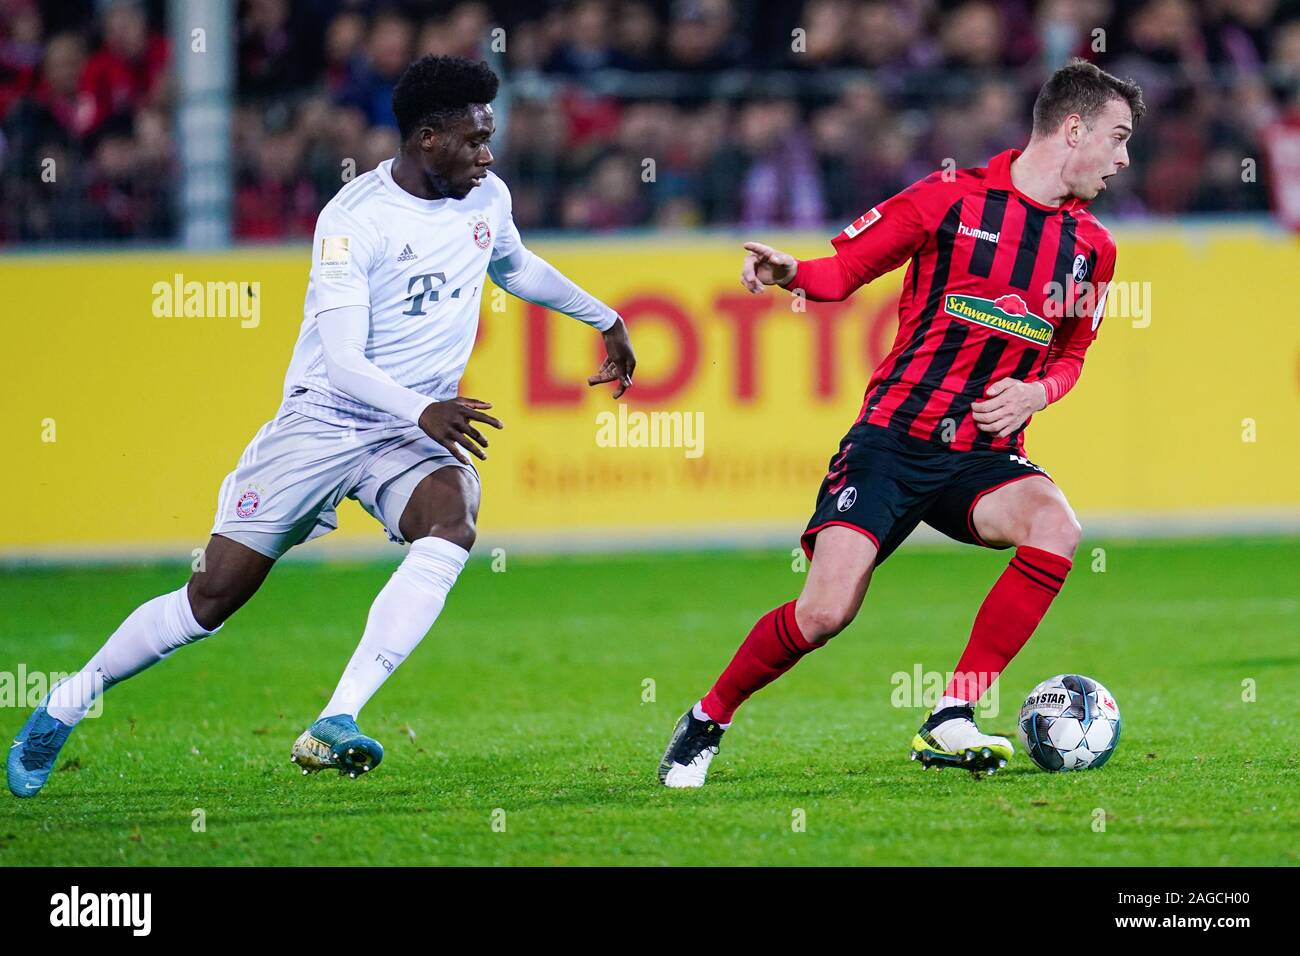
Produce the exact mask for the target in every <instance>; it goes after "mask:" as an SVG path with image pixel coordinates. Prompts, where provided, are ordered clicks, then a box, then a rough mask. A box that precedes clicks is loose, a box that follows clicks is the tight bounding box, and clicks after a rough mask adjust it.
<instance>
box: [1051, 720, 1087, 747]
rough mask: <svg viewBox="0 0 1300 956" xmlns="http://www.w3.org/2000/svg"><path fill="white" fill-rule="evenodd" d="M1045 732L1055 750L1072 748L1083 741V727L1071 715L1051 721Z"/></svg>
mask: <svg viewBox="0 0 1300 956" xmlns="http://www.w3.org/2000/svg"><path fill="white" fill-rule="evenodd" d="M1047 734H1048V736H1049V737H1050V738H1051V741H1052V743H1053V744H1055V745H1056V749H1057V750H1073V749H1074V748H1076V747H1078V746H1079V745H1080V744H1081V743H1083V727H1082V726H1081V725H1080V723H1079V722H1078V721H1077V720H1075V719H1073V718H1071V717H1060V718H1057V719H1056V720H1054V721H1052V727H1051V729H1050V730H1048V732H1047Z"/></svg>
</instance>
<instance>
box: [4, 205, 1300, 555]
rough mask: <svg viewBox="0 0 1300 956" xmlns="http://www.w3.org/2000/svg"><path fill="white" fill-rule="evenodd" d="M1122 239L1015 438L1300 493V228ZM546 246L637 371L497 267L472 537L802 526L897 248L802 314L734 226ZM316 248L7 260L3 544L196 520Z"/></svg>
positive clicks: (1134, 496)
mask: <svg viewBox="0 0 1300 956" xmlns="http://www.w3.org/2000/svg"><path fill="white" fill-rule="evenodd" d="M765 238H767V239H768V240H769V241H772V242H774V243H777V244H781V245H782V247H783V248H786V249H788V250H789V251H791V252H793V253H795V254H796V255H801V256H811V255H824V254H826V253H827V252H828V251H829V246H828V245H827V244H826V241H825V237H808V236H795V237H765ZM1116 238H1117V241H1118V245H1119V265H1118V269H1117V274H1116V287H1115V289H1114V290H1113V291H1112V294H1111V298H1110V302H1109V305H1108V312H1107V318H1106V320H1105V322H1104V323H1103V325H1102V328H1101V333H1100V338H1099V340H1098V342H1097V343H1096V344H1095V345H1094V346H1093V348H1092V350H1091V351H1090V352H1089V354H1088V359H1087V362H1086V364H1085V367H1084V372H1083V377H1082V379H1081V381H1080V383H1079V385H1078V386H1077V387H1076V388H1075V390H1074V391H1073V392H1072V393H1071V394H1070V395H1068V396H1067V397H1066V398H1065V399H1064V400H1063V401H1062V402H1061V403H1060V404H1059V405H1056V406H1053V407H1052V408H1050V409H1048V410H1047V411H1045V412H1043V413H1040V414H1039V415H1038V416H1037V417H1036V418H1035V420H1034V422H1033V424H1032V425H1031V426H1030V428H1029V431H1028V433H1027V435H1026V450H1027V453H1028V455H1029V456H1030V457H1031V458H1033V459H1034V460H1035V461H1036V462H1037V463H1039V464H1040V465H1042V466H1043V467H1045V468H1046V469H1047V470H1048V471H1049V472H1050V473H1051V474H1052V476H1053V477H1054V478H1055V479H1056V480H1057V482H1058V483H1059V484H1060V485H1061V486H1062V487H1063V488H1064V490H1065V491H1066V494H1067V495H1068V496H1069V497H1070V499H1071V501H1072V503H1073V504H1074V506H1075V508H1076V510H1077V511H1078V512H1079V513H1080V514H1081V516H1083V518H1084V519H1085V523H1086V519H1087V517H1088V516H1089V515H1091V514H1108V515H1109V514H1135V515H1136V514H1141V515H1156V516H1163V517H1167V518H1170V519H1172V520H1174V521H1177V520H1178V519H1179V516H1184V515H1185V516H1188V517H1189V518H1191V517H1194V516H1197V515H1202V514H1205V513H1211V512H1213V513H1227V512H1232V513H1242V514H1252V513H1253V514H1259V515H1266V514H1276V513H1279V512H1284V513H1295V512H1297V511H1300V480H1298V479H1300V384H1298V383H1300V309H1297V307H1296V305H1295V291H1294V286H1295V283H1296V281H1297V279H1298V278H1300V245H1298V244H1297V243H1296V242H1295V241H1294V240H1291V239H1287V238H1284V237H1281V236H1279V235H1277V234H1274V233H1270V232H1268V231H1266V230H1263V229H1254V228H1242V229H1232V230H1229V229H1219V230H1213V229H1205V230H1196V231H1188V230H1178V231H1175V230H1172V229H1171V230H1168V231H1158V230H1157V231H1149V230H1137V231H1132V232H1125V231H1122V230H1120V231H1117V234H1116ZM534 248H535V251H537V252H538V253H539V254H541V255H543V256H544V257H546V258H547V259H549V260H550V261H551V262H553V263H554V264H555V265H556V266H558V267H559V268H560V269H561V270H562V271H564V272H565V273H566V274H568V275H569V276H571V277H573V278H574V279H575V280H577V281H578V282H579V283H580V284H582V285H583V286H584V287H585V288H587V289H588V290H589V291H591V292H592V293H594V294H596V295H598V296H600V297H601V298H602V299H604V300H606V301H607V302H609V303H610V304H611V305H613V306H614V307H615V308H616V309H618V310H620V312H622V314H623V315H624V316H625V317H626V318H627V321H628V325H629V328H630V330H631V332H632V337H633V342H634V345H635V347H636V349H637V355H638V361H639V365H638V371H637V375H636V385H635V387H634V388H633V389H632V390H631V391H630V392H629V393H628V396H627V399H628V400H627V401H626V402H624V403H615V402H613V401H612V399H611V397H610V393H609V390H608V387H604V388H600V389H590V388H588V387H587V386H586V385H585V384H584V382H585V378H586V376H587V375H589V374H590V373H591V372H592V371H594V369H595V367H596V365H597V360H598V349H599V343H600V337H599V335H598V334H596V333H594V332H593V331H592V330H591V329H589V328H587V327H586V326H583V325H581V324H579V323H577V322H574V321H572V320H570V319H567V318H565V317H563V316H558V315H552V314H547V313H545V312H544V311H543V310H541V309H539V308H537V307H535V306H529V305H527V304H525V303H522V302H520V301H518V300H516V299H513V298H510V297H508V296H506V295H504V293H501V292H500V291H499V290H494V289H492V288H489V289H488V290H487V292H486V294H485V296H484V303H483V313H482V322H481V324H480V336H479V342H478V345H477V347H476V349H475V353H474V355H473V358H472V359H471V361H470V365H469V369H468V371H467V373H466V376H465V379H464V381H463V383H462V389H461V391H462V394H465V395H470V396H473V397H476V398H482V399H486V400H489V401H491V402H493V403H494V405H495V413H496V414H498V415H499V417H500V418H502V419H503V420H504V421H505V423H506V430H505V431H504V432H502V433H500V434H494V435H492V445H491V448H490V452H489V454H490V457H489V460H488V461H487V462H486V463H485V464H483V465H482V466H481V469H480V470H481V472H482V474H483V479H484V502H483V510H482V513H481V516H480V531H481V533H482V534H485V535H486V534H497V535H507V536H508V535H523V536H528V535H535V536H539V537H542V538H547V539H553V540H563V539H566V538H569V539H572V538H579V539H584V538H585V539H586V540H601V539H603V543H604V544H608V543H610V541H611V540H613V541H615V542H617V541H620V540H626V541H628V542H629V543H635V541H636V540H638V538H639V537H640V536H643V535H646V534H653V535H657V536H670V537H671V536H678V535H680V536H682V537H684V538H700V537H705V538H708V537H710V536H714V535H717V534H721V533H727V532H743V531H744V530H745V529H754V528H764V529H773V528H786V527H788V528H789V530H790V535H791V542H792V544H793V539H794V536H795V534H796V533H797V531H798V530H799V529H800V528H801V527H802V523H803V521H804V520H805V519H806V517H807V515H808V512H809V510H810V508H811V506H812V503H813V497H814V494H815V492H816V489H817V485H818V482H819V481H820V479H821V476H822V475H823V473H824V471H825V469H826V465H827V461H828V459H829V458H830V456H831V454H832V453H833V452H834V450H835V448H836V445H837V443H838V441H839V439H840V437H841V436H842V434H843V433H844V432H845V430H847V428H848V427H849V425H850V424H851V423H852V422H853V420H854V418H855V416H856V414H857V411H858V408H859V405H860V404H861V401H862V392H863V388H864V386H865V384H866V381H867V377H868V375H869V372H870V369H871V368H872V366H873V365H874V364H875V363H876V362H877V361H879V359H880V358H881V357H882V356H883V355H884V354H885V353H886V352H887V351H888V348H889V346H890V343H891V342H892V339H893V335H894V331H895V327H896V316H895V311H894V309H895V304H896V299H897V295H898V289H899V286H900V284H901V280H902V274H903V273H902V271H901V270H900V271H899V272H898V273H895V274H894V275H891V276H888V277H886V278H884V279H882V280H880V281H878V282H876V283H874V284H872V285H871V286H869V287H867V288H865V289H863V290H861V291H860V292H859V293H858V294H857V295H856V296H854V297H853V298H851V299H850V300H849V301H847V302H845V303H838V304H809V305H808V307H807V309H806V311H799V310H797V309H795V308H792V300H791V297H790V296H789V295H787V294H786V293H784V292H782V291H779V290H769V292H768V294H767V295H765V296H761V297H755V296H751V295H749V294H748V293H746V292H745V291H744V290H742V289H741V288H740V285H739V283H738V281H737V275H738V270H739V265H740V258H741V254H742V253H741V250H740V240H739V239H735V240H733V239H730V238H725V237H724V238H719V237H712V236H711V237H690V238H682V239H671V238H668V239H662V238H655V237H650V236H636V237H632V236H628V237H618V238H612V239H608V240H601V241H598V242H596V241H545V242H537V243H536V244H535V246H534ZM308 265H309V262H308V249H307V248H306V246H305V245H304V246H303V247H302V248H275V249H266V250H262V249H242V250H237V251H233V252H229V253H222V254H213V255H200V254H190V253H183V252H169V251H163V252H147V253H146V252H141V253H114V254H84V253H72V252H68V253H64V254H57V255H50V256H42V257H26V256H18V257H9V258H6V259H4V260H0V289H3V292H4V310H5V320H4V328H5V333H6V335H5V347H4V360H3V379H2V381H0V394H3V408H4V413H3V422H2V427H3V435H2V436H0V437H2V439H3V445H0V447H3V449H4V469H3V473H4V475H5V491H6V495H5V498H6V501H7V507H6V508H5V509H4V514H3V518H2V519H0V555H10V556H13V555H26V554H40V553H50V554H58V553H65V552H66V553H77V552H95V551H99V550H103V551H115V550H123V549H142V548H149V549H157V548H172V547H182V546H183V547H186V548H188V547H190V546H192V545H193V544H194V543H196V542H197V543H202V541H203V540H204V539H205V536H206V533H207V530H208V528H209V527H210V523H211V519H212V512H213V509H214V506H215V503H216V494H217V487H218V485H219V484H220V481H221V478H222V477H223V476H224V475H225V473H226V472H227V471H228V470H229V469H230V468H231V467H232V466H233V464H234V462H235V460H236V459H237V458H238V457H239V454H240V452H241V451H242V449H243V448H244V446H245V444H246V443H247V442H248V440H249V439H250V438H251V436H252V435H253V433H254V432H255V431H256V430H257V428H258V427H259V426H260V425H261V424H262V423H263V422H264V421H266V420H267V419H268V418H270V417H272V416H273V415H274V413H275V410H276V407H277V404H278V402H279V396H280V389H281V384H282V379H283V375H284V370H285V367H286V365H287V363H288V360H289V355H290V352H291V351H292V347H293V343H294V340H295V338H296V336H297V332H298V327H299V324H300V322H301V318H302V299H303V293H304V291H305V288H306V279H307V269H308ZM1121 296H1122V297H1123V300H1122V301H1120V299H1121ZM187 306H188V307H187ZM656 413H659V414H657V415H656ZM656 445H657V446H658V447H654V446H656ZM340 518H341V520H342V526H341V529H340V531H339V532H338V533H337V534H336V535H335V536H333V537H334V538H335V539H336V540H338V541H342V542H353V543H356V542H374V543H376V544H378V543H379V542H381V541H382V540H383V539H382V534H381V532H380V531H379V529H378V528H377V526H376V525H375V524H374V523H373V522H372V521H371V520H370V519H369V518H368V517H367V516H366V515H364V513H363V512H361V511H360V509H359V508H357V507H355V506H353V505H351V504H350V503H349V505H348V507H347V508H345V509H344V511H341V512H340Z"/></svg>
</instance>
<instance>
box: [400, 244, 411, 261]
mask: <svg viewBox="0 0 1300 956" xmlns="http://www.w3.org/2000/svg"><path fill="white" fill-rule="evenodd" d="M414 258H415V253H414V252H412V251H411V244H410V243H409V242H408V243H407V244H406V245H405V246H403V247H402V254H401V255H400V256H398V257H397V261H398V262H410V261H411V260H412V259H414Z"/></svg>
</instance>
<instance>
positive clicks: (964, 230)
mask: <svg viewBox="0 0 1300 956" xmlns="http://www.w3.org/2000/svg"><path fill="white" fill-rule="evenodd" d="M957 234H958V235H961V236H970V237H972V238H974V239H983V240H984V241H985V242H991V243H993V245H995V246H996V245H997V244H998V237H999V236H1000V235H1002V233H1000V232H989V231H988V230H986V229H972V228H971V227H970V226H968V225H966V223H964V222H959V223H957Z"/></svg>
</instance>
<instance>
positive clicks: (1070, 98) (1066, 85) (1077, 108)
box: [1034, 57, 1147, 136]
mask: <svg viewBox="0 0 1300 956" xmlns="http://www.w3.org/2000/svg"><path fill="white" fill-rule="evenodd" d="M1111 100H1123V101H1124V102H1126V103H1127V104H1128V108H1129V109H1130V110H1131V111H1132V112H1133V125H1134V126H1137V123H1138V120H1140V119H1141V118H1142V114H1143V113H1145V112H1146V111H1147V107H1146V104H1145V103H1143V102H1142V88H1141V87H1139V86H1138V85H1137V84H1136V83H1135V82H1133V81H1132V80H1121V79H1120V78H1119V77H1117V76H1112V75H1111V74H1109V73H1107V72H1106V71H1105V70H1103V69H1102V68H1101V67H1099V66H1097V65H1096V64H1095V63H1089V62H1088V61H1087V60H1085V59H1082V58H1081V57H1075V58H1074V59H1073V60H1071V61H1070V62H1069V63H1067V64H1065V66H1063V67H1061V68H1060V69H1059V70H1057V71H1056V72H1055V73H1053V74H1052V75H1051V78H1049V79H1048V81H1047V82H1046V83H1044V84H1043V88H1042V89H1041V90H1039V91H1038V99H1036V100H1034V135H1035V136H1044V135H1046V134H1048V133H1051V132H1052V131H1054V130H1055V129H1056V128H1057V127H1058V126H1060V125H1061V123H1062V122H1063V121H1064V120H1065V118H1066V117H1067V116H1069V115H1070V114H1071V113H1078V114H1079V115H1080V116H1082V117H1083V119H1084V121H1085V122H1087V121H1088V120H1089V119H1091V118H1092V117H1094V116H1096V115H1097V113H1099V112H1100V111H1101V110H1102V108H1103V107H1104V106H1105V105H1106V104H1107V103H1109V102H1110V101H1111Z"/></svg>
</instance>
